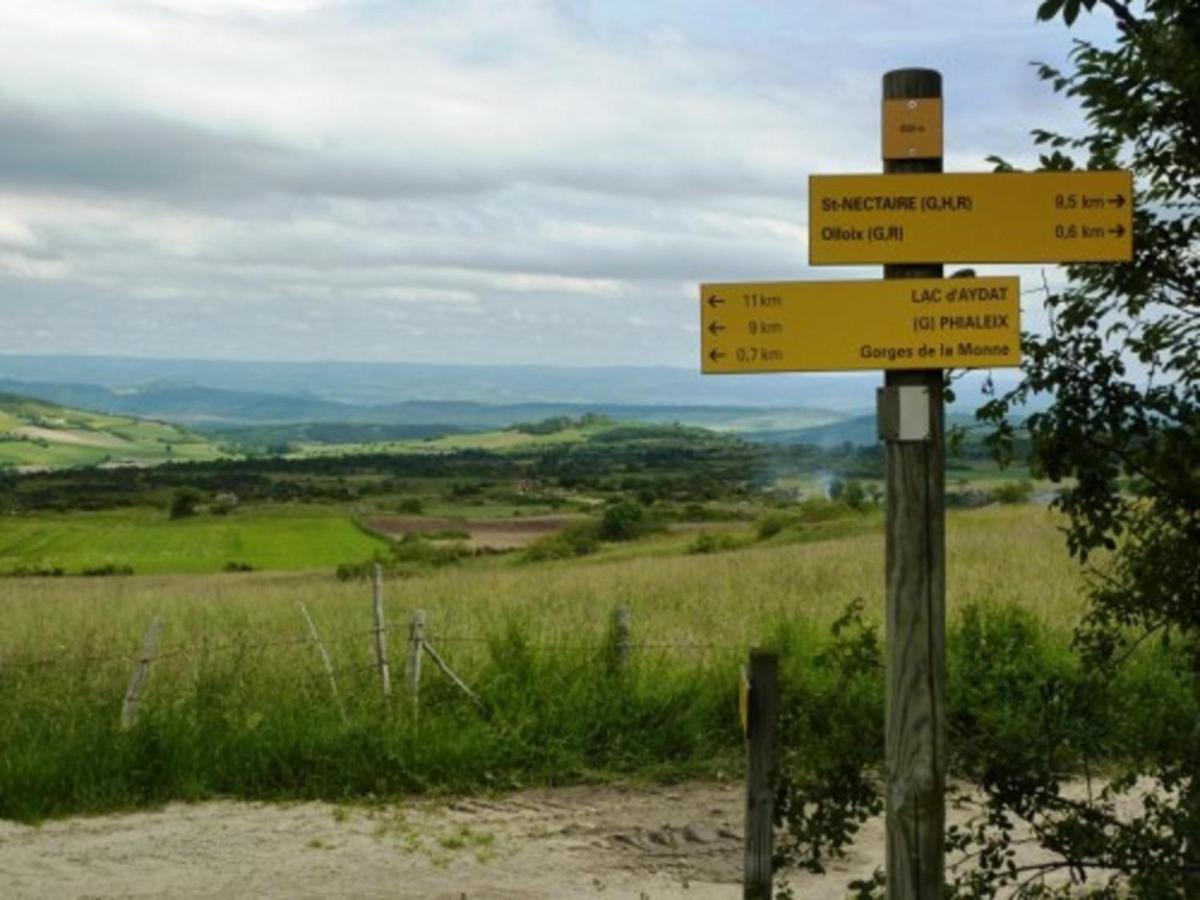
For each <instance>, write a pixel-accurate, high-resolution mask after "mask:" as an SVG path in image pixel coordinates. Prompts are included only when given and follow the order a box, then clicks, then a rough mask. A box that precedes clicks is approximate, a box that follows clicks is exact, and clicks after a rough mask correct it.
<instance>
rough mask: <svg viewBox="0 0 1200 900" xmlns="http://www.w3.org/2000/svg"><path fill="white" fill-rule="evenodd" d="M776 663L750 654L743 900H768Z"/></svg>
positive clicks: (755, 652) (771, 656)
mask: <svg viewBox="0 0 1200 900" xmlns="http://www.w3.org/2000/svg"><path fill="white" fill-rule="evenodd" d="M778 671H779V657H778V656H777V655H775V654H774V653H769V652H767V651H764V650H751V651H750V698H749V703H748V704H747V706H748V709H747V713H748V715H747V721H746V739H747V744H746V841H745V850H744V853H745V855H744V858H743V887H742V897H743V900H771V892H772V882H773V878H774V872H773V869H772V865H771V856H772V854H773V853H774V849H775V843H774V838H775V834H774V811H775V809H774V808H775V795H774V791H775V785H774V771H775V733H776V720H777V716H778V713H779V685H778V678H777V673H778Z"/></svg>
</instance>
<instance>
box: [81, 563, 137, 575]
mask: <svg viewBox="0 0 1200 900" xmlns="http://www.w3.org/2000/svg"><path fill="white" fill-rule="evenodd" d="M79 574H80V575H85V576H88V577H90V578H96V577H104V576H106V575H132V574H133V566H130V565H117V564H116V563H105V564H104V565H102V566H91V567H90V568H87V569H84V570H82V571H81V572H80V573H79Z"/></svg>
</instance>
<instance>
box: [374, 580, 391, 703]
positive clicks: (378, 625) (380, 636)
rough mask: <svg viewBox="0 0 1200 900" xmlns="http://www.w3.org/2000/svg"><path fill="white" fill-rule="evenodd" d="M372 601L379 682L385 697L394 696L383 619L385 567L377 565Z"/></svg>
mask: <svg viewBox="0 0 1200 900" xmlns="http://www.w3.org/2000/svg"><path fill="white" fill-rule="evenodd" d="M371 600H372V607H373V609H374V612H375V661H376V662H377V663H378V664H379V681H380V683H381V684H382V685H383V696H385V697H390V696H391V695H392V673H391V670H390V669H389V667H388V656H387V624H386V623H385V622H384V618H383V567H382V566H380V565H379V563H376V564H375V573H374V578H373V579H372V581H371Z"/></svg>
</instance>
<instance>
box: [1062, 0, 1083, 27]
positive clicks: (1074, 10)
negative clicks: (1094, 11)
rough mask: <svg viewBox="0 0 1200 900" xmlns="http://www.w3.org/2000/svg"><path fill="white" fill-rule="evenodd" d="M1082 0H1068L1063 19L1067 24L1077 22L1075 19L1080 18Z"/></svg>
mask: <svg viewBox="0 0 1200 900" xmlns="http://www.w3.org/2000/svg"><path fill="white" fill-rule="evenodd" d="M1080 2H1081V0H1067V6H1066V10H1065V11H1064V12H1063V19H1064V20H1065V21H1066V23H1067V26H1068V27H1069V26H1071V25H1074V24H1075V20H1076V19H1077V18H1079V6H1080Z"/></svg>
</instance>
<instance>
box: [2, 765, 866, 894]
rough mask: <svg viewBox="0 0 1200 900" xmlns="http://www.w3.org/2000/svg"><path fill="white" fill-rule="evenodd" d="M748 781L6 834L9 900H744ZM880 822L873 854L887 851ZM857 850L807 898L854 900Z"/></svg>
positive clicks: (211, 812) (171, 811) (240, 813)
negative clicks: (849, 896) (880, 848)
mask: <svg viewBox="0 0 1200 900" xmlns="http://www.w3.org/2000/svg"><path fill="white" fill-rule="evenodd" d="M742 797H743V793H742V788H741V786H740V785H737V784H689V785H684V786H679V787H669V788H644V787H639V788H637V789H622V788H619V787H603V788H586V787H585V788H567V789H557V790H537V791H526V792H522V793H518V794H513V795H508V796H505V797H503V798H498V799H480V798H474V799H469V800H456V801H443V802H440V803H437V802H429V801H420V802H414V803H409V804H404V805H398V806H386V807H376V808H372V807H363V806H340V807H339V806H333V805H330V804H324V803H304V804H297V805H290V806H277V805H269V804H256V803H239V802H233V801H219V802H212V803H202V804H196V805H184V804H172V805H171V806H168V807H166V808H165V809H162V810H159V811H155V812H142V813H132V814H126V815H113V816H99V817H94V818H78V819H67V820H62V821H56V822H49V823H46V824H44V825H42V826H40V827H36V828H33V827H28V826H24V825H17V824H15V823H12V822H0V894H2V895H3V896H4V897H6V898H33V897H37V898H42V897H46V898H112V897H147V898H149V897H184V898H201V897H204V898H217V897H222V898H224V897H271V898H283V897H312V898H316V897H393V898H396V897H399V898H421V900H464V898H465V900H578V898H622V900H623V898H630V900H685V898H686V900H735V898H740V897H741V888H740V886H739V882H738V878H739V874H740V867H741V853H742V838H741V830H742V815H743V812H742V803H743V800H742ZM881 839H882V830H881V828H880V826H879V824H878V823H870V824H869V826H868V831H867V834H866V836H865V839H864V841H863V842H862V843H863V845H864V846H867V847H871V846H877V845H878V843H879V841H880V840H881ZM875 865H876V861H875V860H874V859H872V858H870V857H869V856H868V855H867V854H866V853H863V854H857V853H856V854H854V855H852V857H851V858H850V859H849V860H848V865H843V866H838V867H837V869H836V870H835V871H834V872H832V873H831V875H830V876H828V877H826V878H821V879H814V878H813V877H812V876H796V877H795V878H794V879H793V884H794V885H795V886H796V888H797V896H801V897H806V898H816V900H826V898H828V900H833V898H837V900H841V898H842V897H844V896H845V884H846V882H847V881H848V880H849V878H850V875H849V874H848V872H849V871H852V872H853V873H855V875H858V874H861V875H866V874H869V872H870V871H871V870H872V869H873V868H874V867H875Z"/></svg>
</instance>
